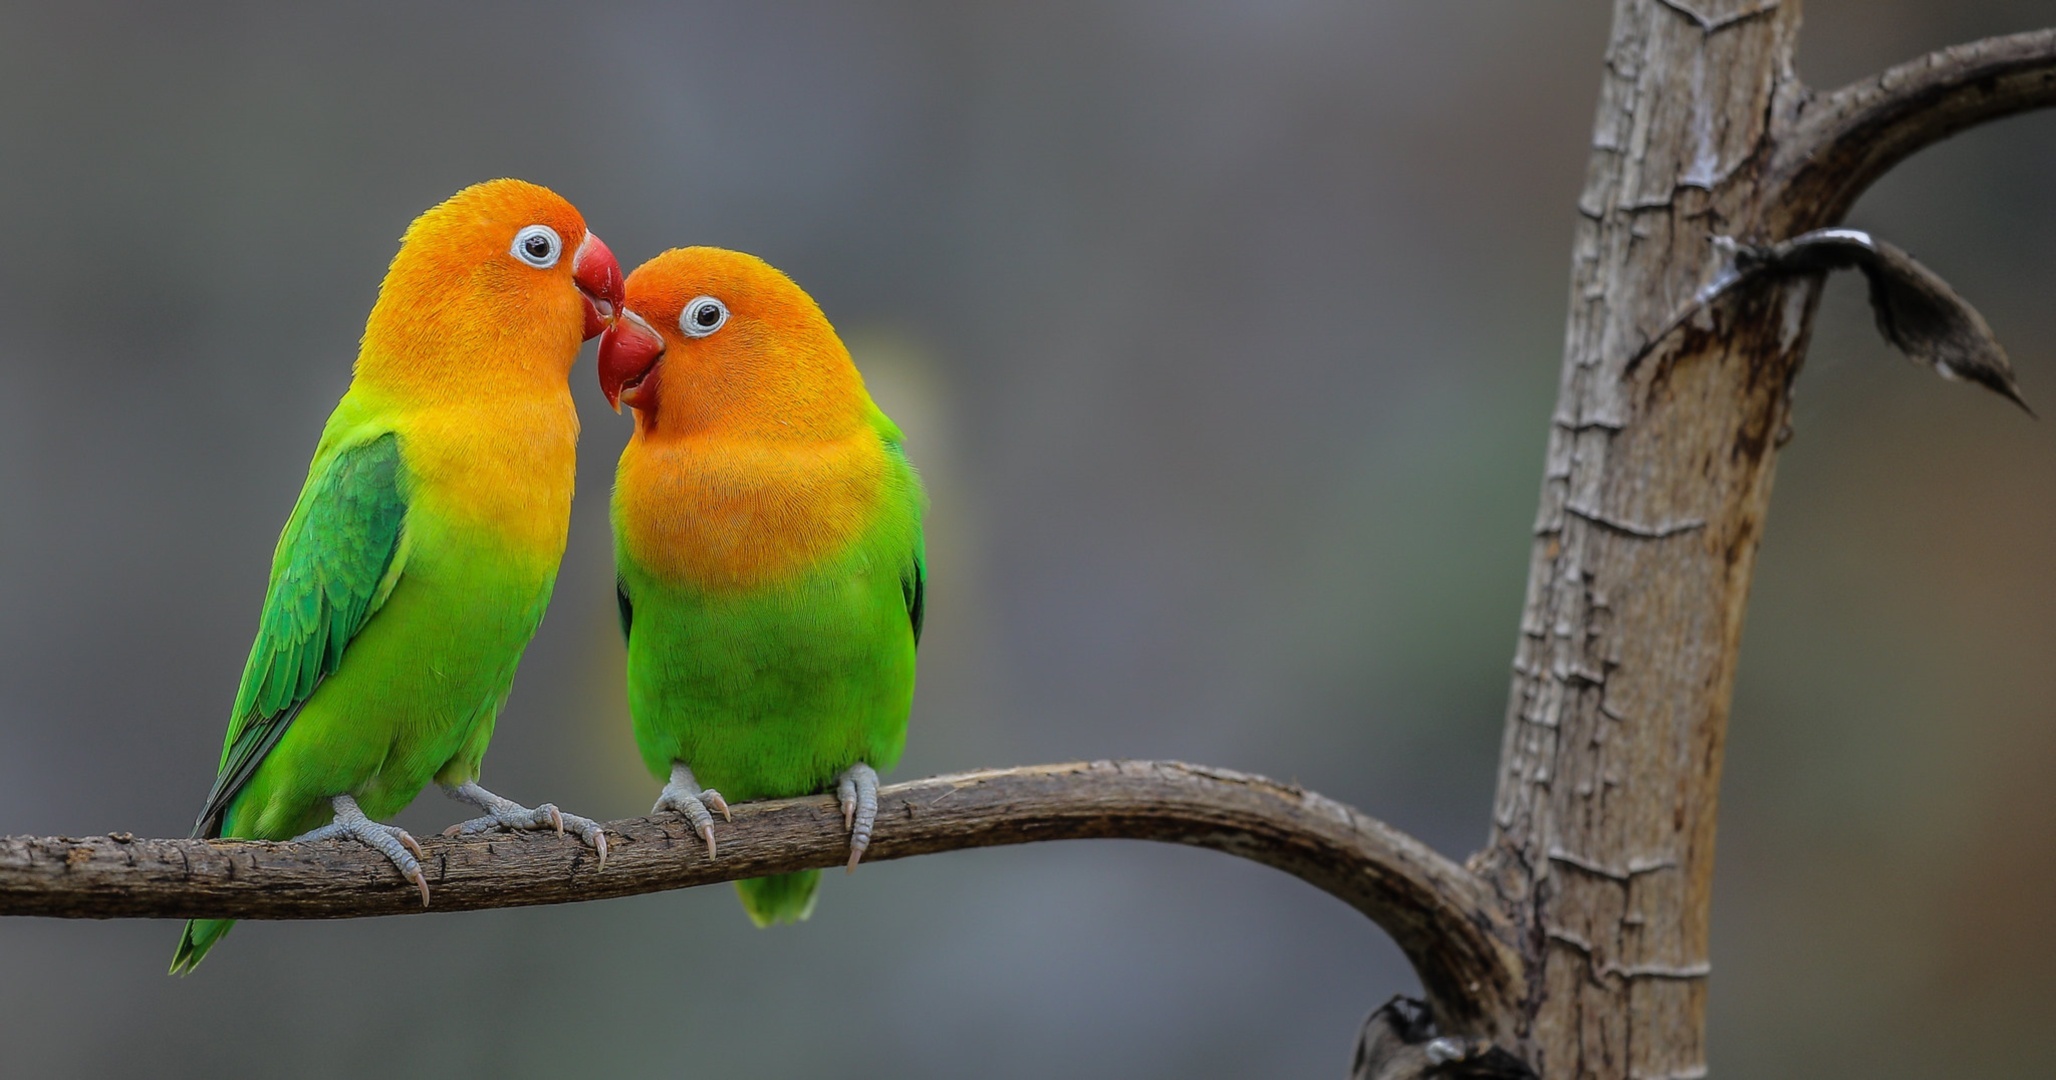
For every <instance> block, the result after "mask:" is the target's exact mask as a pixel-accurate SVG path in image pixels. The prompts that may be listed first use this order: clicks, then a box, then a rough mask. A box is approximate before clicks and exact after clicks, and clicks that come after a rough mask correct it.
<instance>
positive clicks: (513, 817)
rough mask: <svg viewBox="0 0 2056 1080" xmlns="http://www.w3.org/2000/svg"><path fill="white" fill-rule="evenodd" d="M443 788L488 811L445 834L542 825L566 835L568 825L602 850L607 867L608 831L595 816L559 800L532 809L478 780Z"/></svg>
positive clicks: (541, 826)
mask: <svg viewBox="0 0 2056 1080" xmlns="http://www.w3.org/2000/svg"><path fill="white" fill-rule="evenodd" d="M443 791H444V793H445V794H447V795H449V796H450V798H452V799H456V800H458V801H460V802H468V803H470V804H471V805H473V806H476V807H478V808H479V809H480V810H483V811H485V816H483V817H475V818H472V819H471V820H470V821H460V822H458V823H457V824H455V825H452V826H450V827H449V828H447V829H444V830H443V835H444V836H469V835H471V834H472V833H482V832H490V831H492V830H494V829H510V830H511V829H542V828H551V829H555V830H557V835H558V836H562V835H564V829H565V827H566V826H569V827H570V828H571V830H572V831H573V832H576V833H577V834H578V838H579V839H580V840H583V841H585V842H586V845H587V846H589V847H591V848H592V849H593V850H594V851H597V852H599V853H600V866H599V868H600V869H601V870H605V869H606V868H607V831H606V830H605V829H602V828H600V823H599V822H597V821H594V820H593V819H591V818H582V817H579V816H578V815H577V814H567V813H564V812H563V811H561V810H559V809H557V805H556V804H555V803H543V804H541V805H539V806H537V807H536V808H535V809H533V810H530V809H529V808H528V807H526V806H523V805H521V804H520V803H518V802H515V801H514V800H512V799H503V798H501V797H500V796H498V795H495V794H493V793H492V792H490V791H487V790H486V789H484V788H482V787H480V786H479V785H478V781H476V780H466V781H464V782H463V783H461V784H455V785H451V784H444V785H443Z"/></svg>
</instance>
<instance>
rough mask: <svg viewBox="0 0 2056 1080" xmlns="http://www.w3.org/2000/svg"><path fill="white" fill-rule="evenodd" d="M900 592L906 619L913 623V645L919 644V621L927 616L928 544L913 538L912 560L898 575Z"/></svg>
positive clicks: (917, 537)
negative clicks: (904, 602) (903, 571)
mask: <svg viewBox="0 0 2056 1080" xmlns="http://www.w3.org/2000/svg"><path fill="white" fill-rule="evenodd" d="M900 593H901V594H902V595H904V596H905V597H906V598H907V619H908V621H910V622H912V623H913V624H914V646H915V647H916V648H919V647H920V645H921V623H922V622H923V621H924V620H925V619H926V618H927V616H928V544H927V541H926V540H925V539H923V538H922V537H920V536H919V535H918V534H917V535H916V536H915V538H914V561H913V563H912V564H911V565H909V566H908V567H907V572H906V573H905V574H903V575H901V576H900Z"/></svg>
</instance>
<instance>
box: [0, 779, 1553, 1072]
mask: <svg viewBox="0 0 2056 1080" xmlns="http://www.w3.org/2000/svg"><path fill="white" fill-rule="evenodd" d="M734 810H735V820H734V821H733V822H732V823H722V824H719V825H717V826H716V828H717V829H718V830H719V831H718V836H719V838H720V848H719V857H718V858H716V859H712V860H710V859H708V858H707V856H706V851H705V849H704V848H703V847H702V846H701V843H700V840H699V838H698V837H696V836H694V835H693V833H692V830H691V829H690V828H689V827H688V826H687V824H686V822H685V820H684V819H683V818H681V817H678V816H676V815H670V814H665V815H661V816H657V817H646V818H629V819H625V820H622V821H614V822H609V823H607V826H606V828H607V832H608V834H609V837H610V840H611V841H612V844H611V851H610V853H609V855H608V857H607V867H606V869H605V870H600V869H598V868H597V864H596V861H595V860H594V858H593V854H592V852H591V851H590V850H589V849H587V848H586V847H585V846H584V845H582V844H580V843H579V842H578V841H577V840H575V839H573V838H570V837H559V836H556V835H555V834H551V833H517V834H508V833H499V834H491V835H483V836H471V837H462V838H457V839H444V838H441V837H436V838H433V839H424V840H423V842H422V847H423V848H424V849H425V851H426V854H427V857H426V858H424V859H423V860H422V865H423V866H424V868H426V870H427V871H428V876H429V885H430V888H431V889H432V894H431V895H432V906H431V907H430V909H429V910H432V911H467V910H473V909H477V908H497V907H518V906H524V905H530V904H561V903H568V902H571V901H577V900H598V899H603V898H606V897H613V896H633V895H636V894H639V893H651V892H661V891H664V890H666V889H682V888H686V887H688V886H693V885H707V884H711V883H713V882H719V881H733V880H735V879H737V878H747V877H758V876H761V875H764V874H778V873H785V872H788V871H793V870H804V869H808V868H825V867H834V866H840V865H842V862H843V860H844V859H845V858H847V857H848V851H849V848H848V844H849V838H848V834H847V833H846V832H845V831H844V828H843V823H842V814H841V812H840V811H839V810H838V809H837V808H836V805H835V801H834V799H832V798H830V797H828V796H815V797H811V798H804V799H780V800H774V801H765V802H756V803H745V804H739V805H737V806H736V807H735V808H734ZM1091 838H1117V839H1129V840H1160V841H1165V842H1169V843H1177V844H1191V845H1194V846H1197V847H1206V848H1213V849H1215V850H1217V851H1225V852H1228V853H1229V854H1232V855H1239V856H1242V857H1243V858H1246V859H1253V860H1255V861H1257V862H1260V863H1263V864H1265V865H1266V866H1273V867H1276V868H1278V869H1280V870H1283V871H1285V872H1286V873H1288V874H1292V875H1293V876H1295V877H1298V878H1301V879H1304V880H1305V881H1307V882H1309V883H1311V884H1313V885H1315V886H1318V887H1319V888H1321V889H1324V890H1326V891H1327V892H1330V893H1333V894H1334V895H1335V896H1337V897H1339V898H1341V899H1342V900H1343V901H1344V902H1346V903H1348V904H1349V905H1350V906H1351V907H1354V908H1356V909H1357V910H1358V911H1361V912H1363V913H1364V914H1365V915H1367V916H1369V917H1370V918H1371V919H1372V920H1374V921H1375V922H1377V923H1378V925H1380V926H1382V927H1384V928H1385V929H1386V930H1387V931H1388V932H1389V933H1391V934H1392V936H1393V937H1394V938H1395V939H1396V940H1397V941H1398V942H1399V946H1400V948H1401V949H1403V950H1405V952H1406V954H1407V956H1408V957H1409V958H1410V959H1411V960H1412V961H1413V963H1414V967H1415V969H1416V970H1417V971H1418V972H1419V973H1420V976H1421V982H1422V984H1423V985H1424V986H1425V987H1426V988H1427V990H1428V996H1429V1000H1430V1001H1431V1002H1432V1003H1433V1005H1434V1007H1435V1009H1436V1014H1437V1016H1438V1018H1439V1019H1440V1020H1441V1022H1442V1024H1443V1026H1444V1028H1445V1029H1450V1030H1456V1031H1460V1032H1465V1033H1470V1034H1481V1035H1482V1034H1491V1033H1493V1032H1494V1031H1496V1030H1497V1029H1498V1027H1499V1026H1500V1024H1502V1023H1504V1022H1508V1021H1509V1020H1510V1018H1511V1017H1512V1016H1513V1015H1514V1007H1513V1000H1514V997H1515V995H1516V993H1517V988H1518V987H1519V986H1520V984H1521V978H1520V976H1519V974H1518V969H1517V968H1516V967H1515V963H1516V962H1515V960H1514V956H1515V955H1516V954H1515V953H1514V951H1513V949H1512V948H1511V947H1510V946H1509V945H1508V944H1507V942H1506V939H1505V936H1504V930H1503V927H1502V923H1501V918H1500V916H1499V915H1498V914H1497V909H1496V906H1495V905H1494V904H1493V903H1491V902H1489V901H1488V899H1487V896H1488V894H1487V892H1486V891H1485V889H1484V887H1483V886H1482V885H1481V884H1480V883H1479V881H1478V880H1477V879H1476V878H1475V877H1474V876H1473V875H1472V874H1471V873H1470V872H1469V871H1467V870H1465V869H1464V868H1463V867H1461V866H1459V865H1457V864H1456V863H1454V862H1451V861H1450V860H1448V859H1446V858H1443V857H1442V856H1440V855H1438V854H1436V853H1435V852H1433V851H1431V850H1429V849H1428V848H1427V847H1426V846H1425V845H1423V844H1421V843H1420V842H1419V841H1417V840H1414V839H1412V838H1411V837H1408V836H1406V835H1405V834H1403V833H1400V832H1398V831H1397V830H1394V829H1392V828H1390V827H1389V826H1386V825H1384V824H1382V823H1380V822H1378V821H1375V820H1373V819H1371V818H1368V817H1365V816H1364V815H1363V814H1360V813H1358V812H1356V811H1355V810H1353V809H1351V808H1349V807H1348V806H1345V805H1343V804H1342V803H1339V802H1336V801H1334V800H1333V799H1329V798H1326V797H1324V796H1321V795H1317V794H1314V793H1313V792H1310V791H1305V790H1302V789H1300V788H1298V787H1294V786H1290V785H1286V784H1280V783H1277V782H1275V781H1272V780H1266V779H1264V778H1263V777H1260V776H1251V775H1248V774H1245V773H1236V772H1228V771H1226V770H1222V769H1208V768H1202V767H1199V766H1195V765H1185V764H1180V763H1177V762H1161V761H1118V762H1108V761H1099V762H1090V763H1079V764H1069V765H1044V766H1030V767H1026V768H1016V769H994V770H988V771H983V772H970V773H957V774H954V775H950V776H938V777H932V778H930V779H926V780H916V781H912V782H910V783H904V784H894V785H892V786H890V787H886V788H882V789H881V790H880V791H879V793H878V831H877V834H876V839H874V840H873V841H872V844H871V850H870V853H869V854H868V855H867V856H866V858H867V859H868V860H869V861H873V862H876V861H879V860H882V859H900V858H906V857H907V856H910V855H926V854H931V853H934V852H940V851H954V850H958V849H962V848H976V847H997V846H1001V845H1006V844H1026V843H1032V842H1035V841H1039V840H1079V839H1091ZM421 910H422V908H421V906H420V900H419V898H418V894H417V893H416V892H415V889H414V886H413V885H411V884H409V883H407V882H406V881H403V880H401V878H400V876H399V875H398V874H396V873H394V871H393V868H392V866H391V864H390V863H388V862H386V860H385V859H384V857H382V856H380V855H379V854H377V853H376V852H373V851H371V850H369V849H367V848H365V847H363V846H361V845H358V844H352V843H345V842H340V841H321V842H318V843H309V844H285V843H268V842H263V841H229V840H139V839H135V838H132V837H128V836H122V835H116V836H99V837H87V838H82V839H71V838H65V837H54V838H53V837H20V836H17V837H8V838H6V839H4V840H0V915H47V916H57V917H62V918H98V919H108V918H203V917H204V918H237V919H334V918H350V917H354V916H361V915H399V914H406V913H410V912H419V911H421Z"/></svg>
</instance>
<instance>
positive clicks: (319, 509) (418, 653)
mask: <svg viewBox="0 0 2056 1080" xmlns="http://www.w3.org/2000/svg"><path fill="white" fill-rule="evenodd" d="M621 302H622V281H621V267H620V265H619V264H618V263H616V262H615V261H614V256H613V254H612V253H610V252H609V251H608V250H607V246H606V245H605V244H603V243H601V242H600V240H599V238H598V237H596V236H594V235H592V234H591V233H590V232H587V231H586V227H585V219H584V218H582V217H580V216H579V213H578V211H577V210H575V209H573V208H572V206H571V204H570V203H568V202H566V201H564V200H563V199H562V198H560V197H558V196H557V195H556V194H555V193H554V192H551V191H549V190H548V189H546V188H541V187H537V186H536V185H534V184H528V183H523V182H521V181H519V180H494V181H490V182H487V183H483V184H477V185H474V186H472V187H468V188H465V189H464V190H463V191H460V192H458V193H457V194H456V195H454V196H452V197H451V198H450V199H449V200H448V201H447V202H444V203H443V204H441V205H440V206H437V207H435V208H433V209H431V210H429V211H428V212H427V213H424V214H422V215H421V216H420V217H419V218H417V219H415V221H414V224H413V225H411V226H410V227H408V229H407V235H406V236H405V237H404V238H403V239H402V240H401V243H400V251H399V254H397V255H395V256H394V257H393V262H392V266H391V267H390V268H389V269H388V270H387V271H386V276H385V282H384V284H383V285H381V286H380V288H379V293H378V302H377V303H376V304H375V305H374V306H373V307H372V309H371V318H370V320H369V321H368V322H366V324H365V327H364V337H363V339H362V342H361V343H360V345H359V349H358V353H357V365H356V371H355V376H354V378H353V379H352V380H351V382H350V389H349V392H348V393H346V394H344V395H343V400H342V402H341V404H339V405H337V406H336V409H335V412H334V413H333V414H331V415H330V416H329V419H328V425H327V426H326V427H325V428H323V429H322V433H321V442H320V445H319V446H317V447H316V448H315V451H314V463H313V465H311V466H310V467H309V468H308V470H307V483H306V486H305V487H304V488H302V489H301V491H300V499H299V502H298V503H296V504H295V505H294V507H293V513H292V516H291V517H290V518H288V519H287V521H286V526H285V531H284V532H283V533H282V534H280V536H279V540H278V549H277V551H276V553H275V554H274V555H273V556H272V562H271V584H270V586H269V588H268V589H267V590H266V592H265V597H264V612H263V615H262V617H261V618H260V620H259V622H258V627H257V641H256V643H255V644H254V645H253V646H251V649H250V659H249V662H248V664H247V665H246V666H245V667H244V669H243V681H242V685H241V687H240V688H239V689H238V690H237V691H236V703H235V708H234V711H233V712H232V713H231V714H230V716H229V723H228V737H227V739H226V740H225V742H224V745H223V747H222V753H221V768H220V773H219V775H218V776H217V777H216V778H215V781H214V788H213V790H211V791H209V792H208V794H207V803H206V806H205V807H203V808H202V809H201V811H200V817H199V820H198V822H196V823H195V824H194V826H193V835H194V836H197V837H254V838H260V839H273V840H277V839H285V838H289V837H290V838H297V839H321V838H327V837H335V836H344V837H351V838H354V839H356V840H359V841H361V842H363V843H365V844H368V845H370V846H371V847H373V848H376V849H377V850H379V851H380V852H382V853H384V854H385V856H386V857H387V858H388V859H391V860H392V862H393V865H394V866H395V867H396V868H397V869H398V870H399V871H400V873H401V875H402V876H404V877H406V878H407V879H408V880H410V881H412V882H414V883H415V884H416V885H418V886H420V888H421V902H422V904H423V905H426V904H427V903H428V879H427V878H426V876H424V875H423V873H422V870H421V866H420V863H419V860H418V858H417V856H418V855H419V854H420V847H419V845H417V844H415V842H414V838H413V837H411V836H409V835H407V834H406V833H405V832H404V831H402V830H400V829H399V828H397V827H394V826H391V825H383V824H380V823H379V822H378V821H377V819H379V818H383V817H387V816H390V815H392V814H395V813H398V812H399V811H400V809H401V808H402V807H404V806H406V805H407V804H408V803H409V802H412V801H413V799H414V796H415V795H416V794H417V793H419V792H420V791H421V789H422V788H423V787H424V786H426V785H427V784H428V782H429V781H430V780H434V781H435V782H436V783H437V784H440V785H441V786H442V787H443V789H444V790H445V791H447V792H449V793H450V795H452V796H453V797H455V798H458V799H461V800H464V801H465V802H469V803H471V804H473V805H475V806H477V807H478V808H479V809H481V810H483V811H485V815H484V816H483V817H479V818H475V819H473V820H471V821H467V822H464V823H463V824H461V825H458V826H455V827H453V829H452V830H451V831H452V832H480V831H484V830H487V829H493V828H516V829H532V828H539V827H543V826H552V827H555V828H557V829H559V830H560V831H561V830H562V829H563V828H564V827H565V826H567V825H568V826H570V827H572V828H573V829H575V830H576V831H577V832H578V834H579V835H580V837H581V838H583V839H584V840H585V842H586V843H588V844H590V845H592V846H593V847H594V848H595V849H596V850H597V851H598V852H599V856H600V859H601V860H602V861H603V862H604V861H605V858H606V834H605V833H603V832H602V831H601V830H600V828H599V826H598V825H596V824H595V823H593V822H591V821H589V820H587V819H585V818H581V817H576V816H574V815H570V814H561V813H560V812H559V811H558V810H557V809H556V808H555V807H553V806H551V805H549V804H547V803H545V804H543V805H541V806H538V807H536V808H535V809H533V810H530V809H527V808H525V807H523V806H521V805H520V804H518V803H515V802H512V801H510V800H508V799H503V798H501V797H499V796H498V795H495V794H493V793H492V792H490V791H487V790H486V789H484V788H482V787H480V786H479V785H478V771H479V762H480V759H481V758H482V757H483V756H484V755H485V748H486V743H487V741H488V740H490V739H491V738H492V734H493V722H494V720H495V718H496V717H497V716H498V714H499V711H500V706H501V704H502V703H503V702H505V701H506V699H507V691H508V689H509V687H510V686H511V685H512V683H513V680H514V666H515V664H516V663H517V662H518V661H519V660H520V659H521V652H522V650H523V649H524V648H525V647H527V645H528V640H529V638H530V637H531V636H533V635H534V633H535V629H536V624H537V623H538V622H539V621H540V620H541V619H542V616H543V609H544V608H545V607H546V606H548V604H549V601H550V588H551V586H552V585H553V584H554V583H555V581H556V577H557V564H558V561H559V559H560V558H561V557H562V556H563V554H564V536H565V532H566V530H567V528H568V527H569V523H570V512H571V480H572V465H573V457H574V454H575V451H576V446H577V442H578V415H577V413H576V412H575V411H574V409H573V407H572V401H571V393H570V386H569V381H568V380H569V376H570V374H571V366H572V363H573V362H574V361H576V360H577V358H578V350H579V346H580V344H581V343H582V342H584V341H586V340H588V339H590V338H592V337H593V336H595V335H597V334H598V333H599V332H600V330H601V329H603V328H604V327H605V325H606V323H607V322H608V321H609V320H611V319H612V318H613V317H614V316H615V315H616V314H617V313H618V310H619V308H620V305H621ZM324 823H326V824H324ZM317 826H318V827H317ZM232 925H233V923H231V922H230V921H228V920H223V919H200V920H195V921H193V922H189V923H187V924H186V929H185V933H184V935H183V936H182V937H180V939H179V944H178V951H177V953H176V954H174V955H173V957H172V964H171V968H172V971H173V972H184V971H190V970H192V969H193V967H194V966H195V965H197V964H199V962H200V959H201V958H202V957H204V956H206V955H207V950H208V949H209V948H210V947H211V946H213V944H214V943H215V942H216V941H217V940H219V939H220V938H221V936H222V935H223V934H225V933H227V932H228V930H229V927H230V926H232Z"/></svg>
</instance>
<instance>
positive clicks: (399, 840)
mask: <svg viewBox="0 0 2056 1080" xmlns="http://www.w3.org/2000/svg"><path fill="white" fill-rule="evenodd" d="M329 805H330V806H331V807H333V808H334V809H335V815H336V816H335V820H334V821H331V822H329V823H328V824H326V825H323V826H322V827H321V828H319V829H315V830H314V831H312V832H307V833H302V834H300V835H299V836H295V837H293V839H292V841H291V842H292V843H296V844H297V843H300V842H303V841H308V840H328V839H332V838H335V837H342V836H347V837H349V838H350V839H352V840H355V841H357V842H358V843H360V844H363V845H365V846H367V847H370V848H372V849H373V850H375V851H377V852H378V853H379V854H381V855H384V856H385V857H386V859H387V861H389V862H391V863H392V864H393V869H395V870H398V871H399V872H400V876H401V877H403V878H406V879H407V880H408V881H411V882H413V883H414V884H415V885H416V886H418V887H420V889H421V906H422V907H427V906H428V875H426V874H424V873H422V872H421V860H422V859H423V858H426V856H425V855H423V854H422V852H421V845H420V844H419V843H417V842H416V841H415V839H414V837H413V836H411V835H409V834H408V832H407V830H405V829H402V828H400V827H399V826H398V825H382V824H380V823H378V822H376V821H373V820H371V818H369V817H367V816H366V815H365V813H364V810H363V808H362V807H360V806H358V805H357V800H355V799H353V798H351V797H350V796H348V795H337V796H336V797H334V798H332V799H330V800H329Z"/></svg>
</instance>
